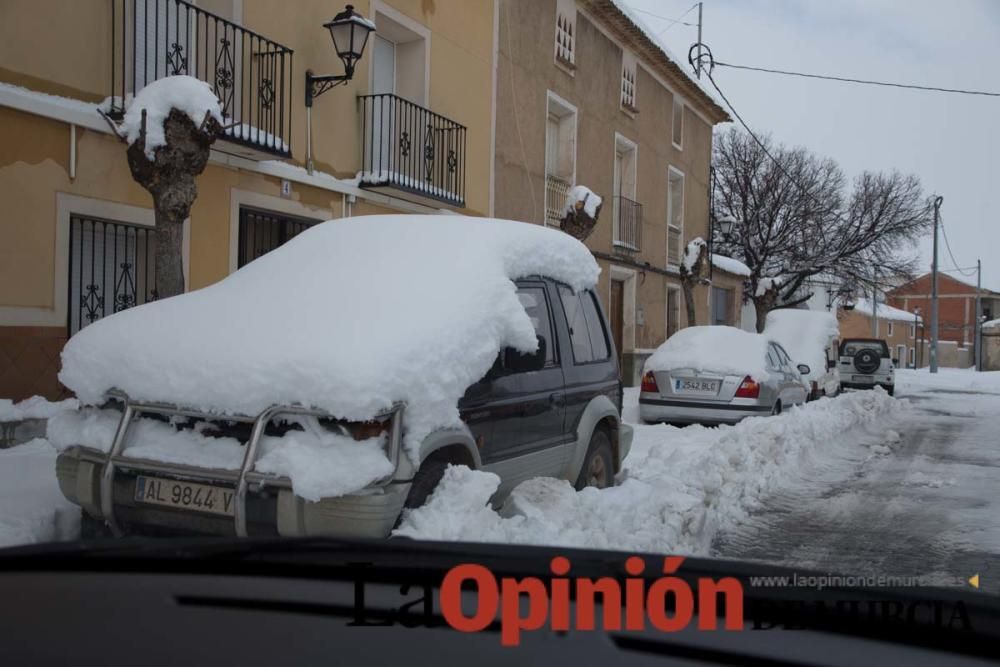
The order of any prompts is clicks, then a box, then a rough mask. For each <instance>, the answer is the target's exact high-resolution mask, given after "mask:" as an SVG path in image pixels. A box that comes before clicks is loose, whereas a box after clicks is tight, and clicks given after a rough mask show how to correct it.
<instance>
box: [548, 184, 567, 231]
mask: <svg viewBox="0 0 1000 667" xmlns="http://www.w3.org/2000/svg"><path fill="white" fill-rule="evenodd" d="M570 187H571V185H570V183H569V182H568V181H564V180H563V179H561V178H559V177H558V176H546V177H545V225H546V226H547V227H558V226H559V223H560V222H561V221H562V218H563V209H564V208H565V207H566V195H567V194H569V189H570Z"/></svg>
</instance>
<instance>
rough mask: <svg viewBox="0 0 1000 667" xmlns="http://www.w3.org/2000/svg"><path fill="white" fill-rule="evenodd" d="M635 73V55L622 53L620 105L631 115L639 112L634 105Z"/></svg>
mask: <svg viewBox="0 0 1000 667" xmlns="http://www.w3.org/2000/svg"><path fill="white" fill-rule="evenodd" d="M635 73H636V60H635V54H633V53H632V52H630V51H622V84H621V88H622V89H621V105H622V109H625V110H627V111H631V112H633V113H635V112H636V111H638V110H639V109H638V107H636V103H635Z"/></svg>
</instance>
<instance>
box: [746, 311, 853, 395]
mask: <svg viewBox="0 0 1000 667" xmlns="http://www.w3.org/2000/svg"><path fill="white" fill-rule="evenodd" d="M764 335H766V336H767V337H768V338H770V339H771V340H773V341H775V342H777V343H780V344H781V346H782V347H784V348H785V351H786V352H788V356H790V357H791V358H792V361H794V362H795V363H796V364H806V365H807V366H809V375H808V376H807V377H808V379H810V380H815V379H817V378H818V377H820V376H822V375H823V374H824V373H825V372H826V359H827V349H828V348H829V347H830V340H831V339H835V338H838V337H839V336H840V327H839V325H838V324H837V316H836V315H834V314H833V313H828V312H824V311H819V310H798V309H792V308H780V309H778V310H772V311H771V312H770V313H768V314H767V320H766V324H765V326H764Z"/></svg>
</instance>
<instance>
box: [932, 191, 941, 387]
mask: <svg viewBox="0 0 1000 667" xmlns="http://www.w3.org/2000/svg"><path fill="white" fill-rule="evenodd" d="M942 202H944V197H941V196H937V197H934V258H933V259H932V260H931V354H930V357H931V359H930V361H931V373H937V372H938V219H939V218H940V215H939V214H940V211H941V204H942Z"/></svg>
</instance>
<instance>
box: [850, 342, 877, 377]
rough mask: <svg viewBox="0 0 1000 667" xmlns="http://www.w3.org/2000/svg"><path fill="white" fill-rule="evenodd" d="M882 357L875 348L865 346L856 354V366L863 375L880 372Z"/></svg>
mask: <svg viewBox="0 0 1000 667" xmlns="http://www.w3.org/2000/svg"><path fill="white" fill-rule="evenodd" d="M880 363H881V359H880V358H879V355H878V353H877V352H875V350H870V349H868V348H863V349H861V350H858V352H857V354H855V355H854V367H855V368H856V369H858V372H859V373H861V374H862V375H871V374H873V373H876V372H878V369H879V365H880Z"/></svg>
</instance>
